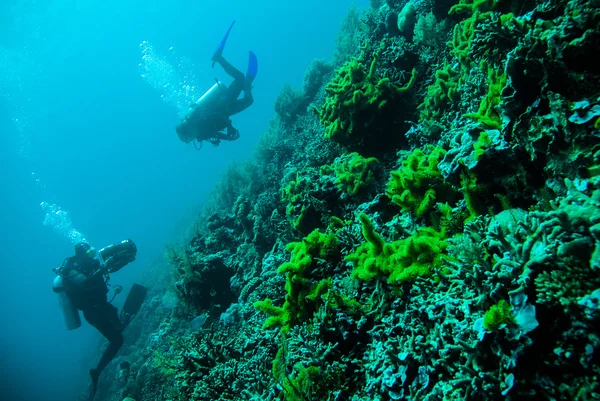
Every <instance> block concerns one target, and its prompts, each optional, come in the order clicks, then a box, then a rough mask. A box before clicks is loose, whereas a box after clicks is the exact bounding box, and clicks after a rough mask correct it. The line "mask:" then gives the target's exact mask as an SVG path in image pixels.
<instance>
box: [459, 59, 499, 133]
mask: <svg viewBox="0 0 600 401" xmlns="http://www.w3.org/2000/svg"><path fill="white" fill-rule="evenodd" d="M481 67H482V69H483V70H485V69H487V74H488V82H487V84H488V93H487V94H486V96H485V97H484V98H483V99H482V100H481V104H480V105H479V108H478V109H477V112H476V113H468V114H465V117H467V118H470V119H473V120H475V121H478V122H480V123H481V124H483V125H484V126H486V127H488V128H492V129H497V130H501V129H502V119H501V117H500V114H498V112H497V111H496V110H497V108H498V106H499V105H500V100H501V97H500V95H501V93H502V89H503V88H504V86H505V85H506V82H507V76H506V74H505V73H500V72H498V71H497V70H495V69H493V68H491V67H489V66H488V65H487V64H485V63H482V66H481Z"/></svg>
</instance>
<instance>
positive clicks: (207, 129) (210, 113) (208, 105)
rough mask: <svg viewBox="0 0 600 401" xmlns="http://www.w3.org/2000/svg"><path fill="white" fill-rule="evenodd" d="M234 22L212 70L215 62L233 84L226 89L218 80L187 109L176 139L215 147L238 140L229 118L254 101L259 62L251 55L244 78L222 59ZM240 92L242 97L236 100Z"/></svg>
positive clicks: (215, 56)
mask: <svg viewBox="0 0 600 401" xmlns="http://www.w3.org/2000/svg"><path fill="white" fill-rule="evenodd" d="M234 23H235V21H233V22H232V23H231V26H230V27H229V29H228V30H227V33H226V34H225V37H224V38H223V40H222V41H221V43H220V44H219V46H218V47H217V50H216V51H215V53H214V55H213V57H212V61H213V67H214V65H215V63H218V64H219V65H220V66H221V67H223V69H224V70H225V72H226V73H227V75H229V76H230V77H232V78H233V82H232V83H231V85H229V87H227V86H226V85H225V84H224V83H222V82H220V81H217V83H216V84H214V85H213V86H212V87H211V88H210V89H209V90H208V91H207V92H206V93H205V94H204V95H203V96H202V97H201V98H200V99H199V100H198V101H197V102H196V103H195V104H193V105H192V106H190V108H189V109H188V112H187V114H186V116H185V117H184V118H183V120H182V121H181V122H180V123H179V124H177V127H176V128H175V130H176V131H177V135H178V136H179V139H181V140H182V141H183V142H186V143H189V142H192V141H194V140H197V141H199V142H202V141H208V142H210V143H212V144H213V145H214V146H217V145H219V143H220V142H221V140H226V141H234V140H236V139H238V138H239V137H240V133H239V131H238V130H237V129H236V128H234V127H233V125H232V123H231V119H230V118H229V117H231V116H232V115H234V114H237V113H239V112H241V111H243V110H245V109H247V108H248V107H250V105H251V104H252V103H253V102H254V99H253V97H252V82H253V81H254V78H255V77H256V74H257V72H258V62H257V59H256V56H255V54H254V53H253V52H250V55H249V61H248V70H247V73H246V75H244V74H243V73H242V72H241V71H240V70H238V69H237V68H235V67H234V66H233V65H231V64H229V62H228V61H227V60H225V58H223V49H224V48H225V43H226V42H227V38H228V37H229V32H231V28H233V24H234ZM242 92H243V93H244V96H243V97H242V98H241V99H238V97H239V95H240V94H241V93H242ZM225 131H226V133H225Z"/></svg>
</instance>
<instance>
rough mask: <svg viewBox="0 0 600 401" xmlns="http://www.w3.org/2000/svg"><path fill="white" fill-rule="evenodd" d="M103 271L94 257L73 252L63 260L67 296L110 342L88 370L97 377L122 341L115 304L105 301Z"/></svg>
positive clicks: (120, 325)
mask: <svg viewBox="0 0 600 401" xmlns="http://www.w3.org/2000/svg"><path fill="white" fill-rule="evenodd" d="M104 273H105V271H104V269H102V266H101V265H100V262H99V261H98V260H97V259H91V258H85V257H83V258H78V257H76V256H73V257H70V258H68V259H67V260H65V262H64V263H63V271H62V277H63V285H64V287H65V291H66V292H67V295H68V296H69V299H70V300H71V302H72V303H73V304H74V305H75V307H76V308H77V309H79V310H81V311H82V312H83V316H84V317H85V320H87V321H88V323H89V324H91V325H92V326H94V327H95V328H96V329H98V331H99V332H100V333H102V335H103V336H104V337H105V338H106V339H107V340H108V341H109V342H110V344H109V345H108V348H106V350H105V351H104V354H102V358H101V359H100V362H99V363H98V366H97V368H96V369H92V371H90V373H91V374H92V378H94V379H96V380H97V378H98V376H100V372H102V370H104V368H105V367H106V365H108V364H109V362H110V361H111V360H112V359H113V358H114V357H115V355H116V354H117V352H118V351H119V349H120V348H121V346H122V345H123V335H122V334H121V331H123V328H124V327H123V324H122V323H121V321H120V319H119V314H118V310H117V308H116V307H115V306H113V305H112V304H110V303H109V302H108V299H107V293H108V287H107V285H106V282H105V281H104ZM94 376H95V377H94Z"/></svg>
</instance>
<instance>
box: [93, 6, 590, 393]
mask: <svg viewBox="0 0 600 401" xmlns="http://www.w3.org/2000/svg"><path fill="white" fill-rule="evenodd" d="M371 3H372V5H371V8H370V9H369V10H367V11H365V12H363V13H358V12H357V11H356V10H351V11H350V12H349V14H348V17H347V18H346V20H345V22H344V24H343V26H342V28H341V31H340V35H339V38H338V52H337V54H336V55H335V57H334V60H333V62H332V63H329V62H325V61H323V60H316V61H315V62H314V63H313V65H312V66H311V67H310V69H309V70H308V71H307V72H306V76H305V82H304V85H303V87H302V88H301V89H294V88H291V87H290V86H286V87H285V88H284V89H283V90H282V92H281V95H280V96H279V98H278V99H277V103H276V105H275V110H276V117H275V118H274V119H273V120H272V121H271V124H270V128H269V130H268V131H267V132H266V133H264V135H263V137H262V139H261V141H260V143H259V145H258V148H257V151H256V154H255V157H254V158H253V160H251V161H250V162H248V163H246V164H244V165H232V166H231V167H230V169H229V171H228V172H227V174H225V175H224V177H223V179H222V181H221V182H220V184H219V185H218V186H217V188H216V189H215V191H214V194H213V197H212V200H211V201H210V202H209V203H208V204H207V205H206V206H205V207H204V209H203V211H202V212H201V214H200V216H199V218H198V221H197V222H196V226H195V233H194V235H193V236H192V238H191V240H190V241H189V243H186V244H185V246H184V248H182V249H178V248H169V249H168V252H167V254H168V258H169V260H170V262H171V266H172V272H171V275H170V276H168V277H165V278H164V279H163V282H162V286H158V287H157V288H155V290H154V294H153V298H152V300H151V301H150V302H149V303H148V305H146V306H145V307H144V309H143V310H142V313H143V316H141V318H139V319H137V321H136V322H135V323H134V324H132V328H131V329H130V330H132V332H133V334H132V332H129V333H127V343H126V346H125V347H124V348H123V351H122V353H121V354H120V356H119V359H118V360H117V361H116V362H115V363H113V365H111V367H110V368H109V369H108V370H107V373H106V376H107V377H116V378H117V379H116V380H114V381H113V382H111V383H110V386H108V385H106V384H105V385H104V388H103V389H101V392H100V399H105V400H111V401H112V400H114V401H121V400H123V399H125V398H126V397H130V398H131V399H134V400H137V401H149V400H206V401H208V400H212V401H221V400H223V401H224V400H264V401H266V400H294V401H296V400H302V401H310V400H352V401H366V400H382V401H383V400H442V399H444V400H500V399H506V400H511V399H512V400H524V399H535V400H592V399H599V398H600V390H599V386H598V377H599V376H598V375H599V374H600V369H599V366H598V347H599V346H600V337H599V336H598V328H599V322H600V320H599V319H600V310H599V308H600V305H599V302H600V176H599V172H600V170H599V163H600V85H599V82H600V63H598V62H597V61H595V60H596V58H597V52H598V49H599V48H600V47H599V44H600V40H599V39H600V31H599V26H600V2H599V1H597V0H587V1H586V0H575V1H563V0H549V1H547V2H544V3H540V2H535V1H530V0H512V1H505V0H498V1H495V0H474V1H470V0H460V2H459V3H455V2H454V1H446V0H444V1H437V2H434V1H428V0H422V1H418V0H416V1H408V2H407V1H395V0H388V1H383V0H373V1H372V2H371ZM203 151H210V149H204V150H203ZM165 281H166V282H165ZM192 320H194V323H191V322H192ZM125 360H126V361H128V363H129V365H127V364H122V363H121V364H120V363H119V361H125Z"/></svg>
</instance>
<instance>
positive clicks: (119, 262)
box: [98, 239, 137, 273]
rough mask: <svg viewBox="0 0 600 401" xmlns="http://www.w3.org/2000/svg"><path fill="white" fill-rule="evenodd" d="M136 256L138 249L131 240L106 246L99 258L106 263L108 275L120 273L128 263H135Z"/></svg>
mask: <svg viewBox="0 0 600 401" xmlns="http://www.w3.org/2000/svg"><path fill="white" fill-rule="evenodd" d="M136 254H137V247H136V246H135V244H134V243H133V241H132V240H130V239H126V240H123V241H121V242H117V243H116V244H112V245H108V246H105V247H104V248H102V249H100V250H99V251H98V256H99V257H100V259H101V260H102V261H103V262H104V265H105V266H106V270H107V271H108V273H114V272H116V271H119V270H121V269H122V268H123V267H124V266H126V265H127V264H128V263H131V262H133V261H134V260H135V256H136Z"/></svg>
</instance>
